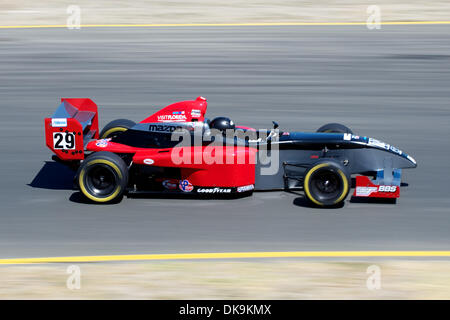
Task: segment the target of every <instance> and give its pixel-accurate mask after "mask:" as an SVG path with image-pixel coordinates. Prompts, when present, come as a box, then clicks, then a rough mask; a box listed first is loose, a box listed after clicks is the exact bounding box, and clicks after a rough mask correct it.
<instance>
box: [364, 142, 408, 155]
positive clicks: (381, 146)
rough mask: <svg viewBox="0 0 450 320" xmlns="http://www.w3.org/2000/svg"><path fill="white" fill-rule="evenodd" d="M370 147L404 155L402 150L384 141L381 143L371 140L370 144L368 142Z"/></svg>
mask: <svg viewBox="0 0 450 320" xmlns="http://www.w3.org/2000/svg"><path fill="white" fill-rule="evenodd" d="M368 145H369V146H374V147H378V148H381V149H385V150H389V151H392V152H393V153H396V154H398V155H402V154H403V152H402V151H401V150H400V149H397V148H396V147H394V146H391V145H390V144H388V143H384V142H382V141H379V140H377V139H373V138H370V139H369V142H368Z"/></svg>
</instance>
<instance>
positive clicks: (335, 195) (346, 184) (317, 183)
mask: <svg viewBox="0 0 450 320" xmlns="http://www.w3.org/2000/svg"><path fill="white" fill-rule="evenodd" d="M350 186H351V180H350V176H349V175H348V173H347V172H346V170H345V168H344V167H343V166H341V165H340V164H338V163H336V162H334V161H330V160H324V161H320V162H318V163H315V164H313V165H312V166H311V167H310V168H309V169H308V170H307V171H306V174H305V178H304V180H303V188H304V191H305V195H306V197H307V198H308V199H309V200H310V201H311V202H312V203H314V204H316V205H318V206H321V207H329V206H337V205H340V204H342V203H343V202H344V200H345V198H346V197H347V195H348V193H349V191H350Z"/></svg>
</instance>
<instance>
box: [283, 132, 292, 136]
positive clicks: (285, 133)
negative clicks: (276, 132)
mask: <svg viewBox="0 0 450 320" xmlns="http://www.w3.org/2000/svg"><path fill="white" fill-rule="evenodd" d="M281 135H283V136H288V135H290V133H289V132H283V133H282V134H281Z"/></svg>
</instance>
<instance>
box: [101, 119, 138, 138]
mask: <svg viewBox="0 0 450 320" xmlns="http://www.w3.org/2000/svg"><path fill="white" fill-rule="evenodd" d="M135 125H136V122H134V121H131V120H128V119H117V120H114V121H111V122H110V123H108V124H107V125H106V126H105V127H104V128H103V130H102V131H101V132H100V139H107V138H114V137H115V136H117V135H118V134H121V133H122V132H124V131H127V130H128V129H130V128H131V127H134V126H135Z"/></svg>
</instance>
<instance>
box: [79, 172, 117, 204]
mask: <svg viewBox="0 0 450 320" xmlns="http://www.w3.org/2000/svg"><path fill="white" fill-rule="evenodd" d="M84 182H85V186H86V189H87V190H88V192H89V193H90V194H92V195H93V196H95V197H99V198H104V197H108V196H109V195H111V194H113V193H114V192H115V190H116V189H117V182H118V176H117V173H116V172H115V171H114V170H113V169H112V168H111V167H109V166H107V165H104V164H98V165H93V166H91V167H89V168H88V170H87V171H86V175H85V181H84Z"/></svg>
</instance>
